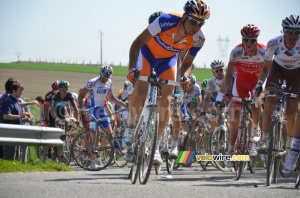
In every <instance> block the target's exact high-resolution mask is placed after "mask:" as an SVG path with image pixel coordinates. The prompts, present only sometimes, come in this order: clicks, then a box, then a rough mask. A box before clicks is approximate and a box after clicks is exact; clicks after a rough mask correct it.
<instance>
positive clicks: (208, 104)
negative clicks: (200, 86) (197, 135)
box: [201, 60, 225, 131]
mask: <svg viewBox="0 0 300 198" xmlns="http://www.w3.org/2000/svg"><path fill="white" fill-rule="evenodd" d="M224 66H225V63H224V62H223V61H222V60H214V61H213V62H212V63H211V64H210V67H211V69H212V72H213V75H214V76H213V77H212V78H211V79H209V80H208V82H207V87H206V97H205V99H204V102H203V109H204V112H210V113H212V112H214V111H215V110H214V107H213V105H214V103H215V101H216V98H217V95H218V93H219V92H220V89H221V87H222V85H223V86H224V83H223V82H224ZM201 114H203V113H202V112H201ZM210 126H211V128H210V129H214V127H215V126H216V122H215V120H211V122H210ZM209 131H211V130H209Z"/></svg>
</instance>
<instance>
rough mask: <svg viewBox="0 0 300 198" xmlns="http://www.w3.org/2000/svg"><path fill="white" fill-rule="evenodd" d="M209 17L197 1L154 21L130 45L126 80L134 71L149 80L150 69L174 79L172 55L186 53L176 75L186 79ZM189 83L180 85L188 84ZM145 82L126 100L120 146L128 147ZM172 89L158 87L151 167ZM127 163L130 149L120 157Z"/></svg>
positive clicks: (156, 158)
mask: <svg viewBox="0 0 300 198" xmlns="http://www.w3.org/2000/svg"><path fill="white" fill-rule="evenodd" d="M209 16H210V9H209V7H208V5H207V4H206V3H205V2H204V1H201V0H189V1H187V2H186V4H185V6H184V14H183V15H180V14H174V13H170V14H163V15H161V16H160V17H158V18H156V19H155V20H154V21H153V22H152V23H151V24H150V25H149V26H148V27H147V28H146V29H145V30H144V31H143V32H142V33H141V34H140V35H139V36H138V37H137V38H136V39H135V41H134V42H133V43H132V45H131V48H130V55H129V72H128V75H127V78H128V80H129V81H131V82H132V81H133V76H134V75H133V74H134V71H136V70H138V71H139V72H140V75H142V76H150V73H151V72H152V70H153V69H154V70H155V72H156V75H157V76H158V78H160V79H164V80H172V81H175V79H176V76H177V74H176V72H177V71H176V65H177V59H176V55H177V54H178V53H179V52H183V51H188V54H187V56H186V57H185V59H184V60H183V62H182V64H181V67H180V75H181V76H182V77H184V79H185V78H186V76H187V77H188V76H190V74H191V68H192V63H193V61H194V59H195V56H196V55H197V53H198V51H199V50H200V49H201V48H202V46H203V44H204V41H205V36H204V33H203V31H202V30H201V27H202V26H203V25H204V23H205V20H206V19H208V18H209ZM188 83H189V79H188V80H187V81H185V82H182V84H188ZM148 84H149V83H148V82H144V81H140V80H137V82H136V85H135V91H134V93H133V94H132V95H131V96H130V97H129V118H128V127H129V128H127V129H126V130H125V133H124V139H123V146H125V147H126V146H127V147H130V145H131V139H132V134H133V132H134V127H135V125H136V120H137V119H138V115H136V113H135V112H136V110H137V111H139V110H140V109H141V108H142V105H143V103H144V98H145V97H146V94H147V91H148V90H147V88H146V87H148ZM145 88H146V89H145ZM173 90H174V86H172V85H165V84H161V91H162V97H161V98H159V99H158V106H159V119H160V120H159V130H158V139H157V146H156V151H155V156H154V164H161V163H162V160H161V156H160V154H159V145H160V141H161V137H162V134H163V131H164V129H165V127H166V125H167V121H168V119H167V118H169V116H170V103H171V95H172V93H173ZM124 158H125V159H126V160H127V161H132V160H133V155H132V152H131V151H130V149H129V150H128V152H127V154H126V155H125V156H124Z"/></svg>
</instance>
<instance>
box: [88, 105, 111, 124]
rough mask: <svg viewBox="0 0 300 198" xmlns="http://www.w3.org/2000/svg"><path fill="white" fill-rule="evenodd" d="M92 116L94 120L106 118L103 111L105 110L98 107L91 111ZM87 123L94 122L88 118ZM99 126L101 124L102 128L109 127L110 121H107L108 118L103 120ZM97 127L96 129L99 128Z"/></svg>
mask: <svg viewBox="0 0 300 198" xmlns="http://www.w3.org/2000/svg"><path fill="white" fill-rule="evenodd" d="M93 115H94V116H95V118H96V119H100V118H103V117H105V116H107V114H106V111H105V108H104V107H100V106H99V107H95V108H94V110H93ZM89 121H94V119H93V118H91V117H90V116H89ZM100 124H101V125H102V126H103V127H104V128H106V127H108V126H111V124H110V121H109V119H108V118H105V119H104V120H102V121H101V122H100ZM97 126H98V128H100V125H99V124H98V125H97Z"/></svg>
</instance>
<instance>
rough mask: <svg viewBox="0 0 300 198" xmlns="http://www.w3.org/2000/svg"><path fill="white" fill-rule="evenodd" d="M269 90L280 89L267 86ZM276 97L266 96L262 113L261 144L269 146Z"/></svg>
mask: <svg viewBox="0 0 300 198" xmlns="http://www.w3.org/2000/svg"><path fill="white" fill-rule="evenodd" d="M266 90H267V91H278V89H277V88H276V87H267V88H266ZM275 102H276V97H266V101H265V103H264V111H263V114H262V131H263V135H262V140H261V146H262V147H267V146H268V145H267V142H268V139H269V132H270V128H271V121H272V117H271V116H272V113H273V110H274V107H275Z"/></svg>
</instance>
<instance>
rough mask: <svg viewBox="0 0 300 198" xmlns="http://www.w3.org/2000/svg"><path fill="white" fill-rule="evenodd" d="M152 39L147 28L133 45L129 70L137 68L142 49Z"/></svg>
mask: <svg viewBox="0 0 300 198" xmlns="http://www.w3.org/2000/svg"><path fill="white" fill-rule="evenodd" d="M151 38H152V35H151V34H150V32H149V30H148V28H146V29H145V30H144V31H143V32H142V33H141V34H140V35H139V36H138V37H137V38H136V39H135V40H134V41H133V43H132V45H131V47H130V52H129V69H130V68H133V67H135V65H136V61H137V59H138V56H139V52H140V49H141V48H142V46H143V45H144V44H145V43H147V42H148V41H149V40H150V39H151Z"/></svg>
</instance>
